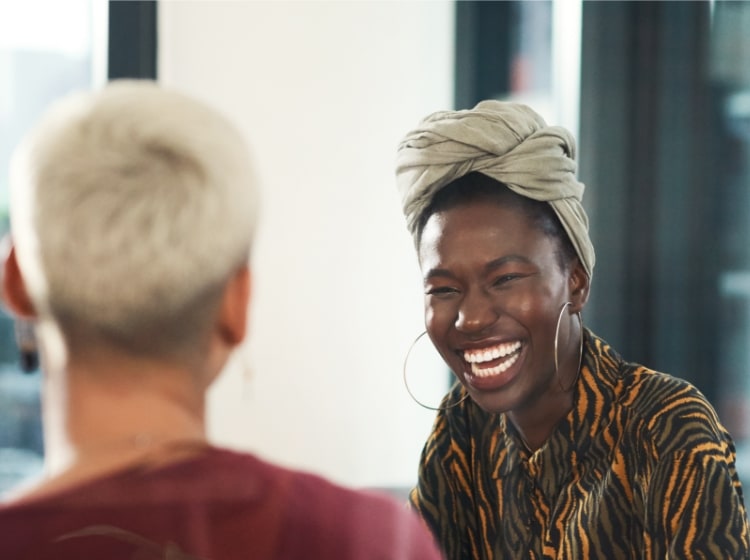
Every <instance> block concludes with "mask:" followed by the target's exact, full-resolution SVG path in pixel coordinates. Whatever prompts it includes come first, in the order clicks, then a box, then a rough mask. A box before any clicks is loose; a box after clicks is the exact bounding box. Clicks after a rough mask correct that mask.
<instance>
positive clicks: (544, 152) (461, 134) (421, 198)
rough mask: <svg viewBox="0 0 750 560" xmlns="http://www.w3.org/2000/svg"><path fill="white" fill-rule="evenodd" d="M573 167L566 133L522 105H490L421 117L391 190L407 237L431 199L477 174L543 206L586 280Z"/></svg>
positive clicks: (586, 245) (584, 237) (401, 151)
mask: <svg viewBox="0 0 750 560" xmlns="http://www.w3.org/2000/svg"><path fill="white" fill-rule="evenodd" d="M576 170H577V166H576V161H575V140H574V138H573V136H572V134H571V133H570V132H569V131H568V130H566V129H565V128H563V127H560V126H548V125H547V124H546V122H545V121H544V119H543V118H542V117H541V116H540V115H539V114H537V113H536V112H535V111H534V110H533V109H531V108H530V107H528V106H526V105H523V104H520V103H511V102H503V101H497V100H486V101H482V102H480V103H479V104H477V106H476V107H474V108H473V109H471V110H461V111H438V112H436V113H433V114H431V115H429V116H427V117H426V118H424V119H423V120H422V121H421V122H420V123H419V125H418V126H417V128H415V129H414V130H412V131H411V132H410V133H408V134H407V135H406V136H405V137H404V139H403V140H402V141H401V143H400V144H399V147H398V154H397V159H396V178H397V186H398V189H399V192H400V195H401V202H402V207H403V212H404V215H405V217H406V221H407V227H408V228H409V231H411V233H412V235H414V234H415V233H416V228H417V224H418V222H419V217H420V215H421V214H422V212H424V210H425V209H426V208H427V207H428V206H429V204H430V202H431V201H432V199H433V197H434V196H435V194H436V193H437V192H438V191H440V189H442V188H443V187H445V186H446V185H448V184H449V183H451V182H452V181H455V180H456V179H459V178H460V177H463V176H464V175H467V174H469V173H472V172H475V171H476V172H479V173H482V174H484V175H487V176H489V177H491V178H493V179H495V180H497V181H499V182H501V183H503V184H505V185H507V186H508V188H510V189H511V190H513V191H514V192H516V193H518V194H520V195H521V196H525V197H527V198H532V199H534V200H539V201H544V202H548V203H549V204H550V205H551V206H552V208H553V210H554V211H555V213H556V214H557V216H558V218H559V219H560V221H561V222H562V225H563V227H564V229H565V231H566V232H567V234H568V236H569V237H570V240H571V242H572V243H573V247H574V248H575V250H576V253H577V254H578V257H579V258H580V260H581V263H582V264H583V267H584V268H585V270H586V272H587V273H588V275H589V277H591V276H592V275H593V270H594V262H595V255H594V248H593V245H592V244H591V240H590V239H589V234H588V216H587V215H586V212H585V210H584V208H583V205H582V197H583V192H584V188H585V187H584V185H583V183H581V182H579V181H578V180H577V179H576Z"/></svg>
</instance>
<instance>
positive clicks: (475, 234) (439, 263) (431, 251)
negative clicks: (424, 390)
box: [418, 200, 589, 450]
mask: <svg viewBox="0 0 750 560" xmlns="http://www.w3.org/2000/svg"><path fill="white" fill-rule="evenodd" d="M558 245H559V241H558V240H557V239H556V238H554V237H551V236H549V235H547V234H545V233H544V232H542V231H540V230H539V229H537V228H536V227H535V226H534V225H533V223H532V222H531V220H530V219H529V218H528V217H526V216H525V215H524V214H523V213H522V212H519V211H518V209H517V208H514V207H509V206H506V205H504V204H502V203H501V202H497V201H489V200H478V201H473V202H466V203H463V204H460V205H458V206H455V207H452V208H449V209H447V210H442V211H439V212H436V213H434V214H433V215H432V216H430V217H429V219H428V220H427V222H426V224H425V227H424V230H423V233H422V237H421V240H420V244H419V247H418V255H419V263H420V268H421V270H422V274H423V278H424V288H425V326H426V328H427V332H428V334H429V336H430V338H431V339H432V342H433V344H434V345H435V347H436V348H437V349H438V351H439V352H440V354H441V355H442V357H443V359H444V360H445V362H446V363H447V364H448V366H449V367H450V368H451V370H452V371H453V372H454V374H455V375H456V376H457V378H458V379H459V380H460V382H461V383H462V384H463V385H464V387H465V388H466V389H467V391H468V392H469V395H470V396H471V398H472V399H473V400H474V401H475V402H476V403H477V404H478V405H479V406H480V407H481V408H483V409H484V410H486V411H488V412H491V413H506V414H507V416H508V418H509V419H510V420H511V421H512V422H513V424H514V425H515V426H516V428H517V429H518V431H519V433H520V434H521V437H522V438H523V439H524V440H525V442H526V444H527V446H528V447H529V448H530V449H532V450H534V449H537V448H539V447H541V445H542V444H543V443H544V441H546V439H547V438H548V437H549V435H550V433H551V432H552V431H553V429H554V426H555V424H556V423H557V422H558V421H559V420H560V419H561V418H562V417H563V416H565V415H566V414H567V412H568V411H569V410H570V409H571V408H572V405H573V391H572V387H573V385H574V384H575V380H576V378H577V375H578V364H579V348H580V346H579V345H580V340H581V338H580V337H581V336H582V333H581V327H580V324H579V321H578V318H577V317H576V316H575V314H576V313H577V312H579V311H580V310H581V309H582V308H583V306H584V305H585V303H586V300H587V298H588V290H589V281H588V276H587V275H586V273H585V271H584V269H583V267H582V266H581V264H580V262H579V261H578V259H574V260H573V261H571V262H566V263H564V264H561V262H560V258H559V246H558ZM566 302H571V304H570V305H569V306H567V308H566V309H565V310H564V311H563V315H562V320H561V321H560V336H559V349H558V353H559V354H558V359H559V377H558V375H557V374H556V372H555V356H554V339H555V328H556V325H557V321H558V317H559V315H560V311H561V309H562V307H563V305H564V304H565V303H566ZM517 343H520V349H518V350H516V351H515V352H513V353H511V354H510V355H513V354H516V355H517V357H516V358H515V361H513V359H512V358H511V359H510V360H509V359H508V358H509V356H510V355H509V356H503V357H500V358H496V359H493V360H492V361H488V362H485V363H481V364H477V365H478V366H479V367H481V368H489V367H493V366H497V365H498V364H501V363H504V362H505V363H506V365H509V367H507V369H506V370H505V371H503V372H500V373H497V374H490V375H486V376H479V375H475V374H474V373H473V372H472V365H471V364H470V363H469V362H468V361H467V360H466V352H467V351H468V352H471V351H474V352H475V353H476V352H477V351H479V350H486V349H488V348H491V347H503V348H504V350H505V351H507V350H510V349H515V348H516V347H517ZM498 345H504V346H498ZM506 360H508V361H507V362H506ZM475 367H476V366H475ZM486 372H487V370H485V373H486Z"/></svg>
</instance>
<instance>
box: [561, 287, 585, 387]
mask: <svg viewBox="0 0 750 560" xmlns="http://www.w3.org/2000/svg"><path fill="white" fill-rule="evenodd" d="M569 305H573V302H570V301H566V302H565V303H563V305H562V307H561V308H560V314H559V315H558V316H557V326H556V327H555V375H556V376H557V382H558V384H559V385H560V389H561V390H562V392H563V393H565V392H567V391H570V390H571V389H572V388H573V387H575V384H576V381H578V377H579V376H580V375H581V366H582V365H583V317H581V312H580V311H578V312H576V315H578V322H579V323H580V325H581V345H580V349H579V350H578V371H577V372H576V378H575V379H574V380H573V383H572V384H571V385H570V387H568V388H567V389H566V388H565V387H563V384H562V379H561V378H560V366H559V364H558V359H557V346H558V338H559V337H560V322H561V321H562V316H563V312H564V311H565V308H566V307H568V306H569Z"/></svg>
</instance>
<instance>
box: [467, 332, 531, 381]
mask: <svg viewBox="0 0 750 560" xmlns="http://www.w3.org/2000/svg"><path fill="white" fill-rule="evenodd" d="M520 350H521V342H520V341H518V340H517V341H516V342H506V343H504V344H498V345H497V346H492V347H489V348H481V349H478V350H465V351H464V353H463V358H464V360H466V361H467V362H468V363H469V364H471V373H472V374H474V375H475V376H477V377H492V376H494V375H500V374H501V373H503V372H504V371H506V370H507V369H508V368H510V367H511V366H512V365H513V364H515V363H516V361H517V360H518V357H519V356H520ZM498 360H500V361H499V362H498Z"/></svg>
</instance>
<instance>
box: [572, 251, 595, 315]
mask: <svg viewBox="0 0 750 560" xmlns="http://www.w3.org/2000/svg"><path fill="white" fill-rule="evenodd" d="M568 284H569V288H570V302H571V303H572V305H571V306H570V310H571V311H572V312H573V313H578V312H580V311H583V308H584V306H585V305H586V302H587V301H588V299H589V288H590V286H591V280H590V278H589V275H588V273H587V272H586V270H585V269H584V268H583V265H582V264H581V261H580V260H579V259H575V261H574V262H573V266H572V267H571V269H570V275H569V277H568Z"/></svg>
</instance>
